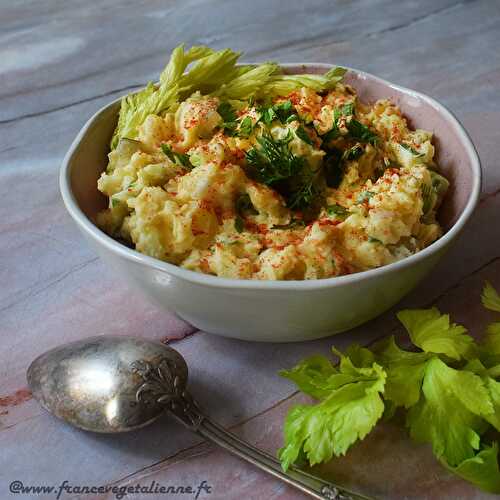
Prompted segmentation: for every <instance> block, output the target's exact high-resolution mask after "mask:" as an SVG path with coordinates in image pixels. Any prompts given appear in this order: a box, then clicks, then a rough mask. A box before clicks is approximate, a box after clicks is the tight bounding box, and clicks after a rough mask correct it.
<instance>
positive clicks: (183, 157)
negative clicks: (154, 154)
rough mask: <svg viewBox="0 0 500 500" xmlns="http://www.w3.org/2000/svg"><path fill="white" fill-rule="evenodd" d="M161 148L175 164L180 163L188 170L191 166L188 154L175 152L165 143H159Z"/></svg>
mask: <svg viewBox="0 0 500 500" xmlns="http://www.w3.org/2000/svg"><path fill="white" fill-rule="evenodd" d="M161 150H162V151H163V153H164V154H165V155H166V156H167V158H168V159H169V160H170V161H172V162H174V163H176V164H177V165H181V166H182V167H185V168H187V169H189V170H190V169H192V168H193V165H192V164H191V162H190V161H189V156H188V155H187V154H185V153H176V152H175V151H173V150H172V148H171V147H170V146H169V145H168V144H165V143H163V144H162V145H161Z"/></svg>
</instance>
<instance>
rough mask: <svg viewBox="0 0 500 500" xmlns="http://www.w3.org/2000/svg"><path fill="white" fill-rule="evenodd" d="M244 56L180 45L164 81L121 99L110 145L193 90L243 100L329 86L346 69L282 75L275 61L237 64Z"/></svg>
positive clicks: (162, 77)
mask: <svg viewBox="0 0 500 500" xmlns="http://www.w3.org/2000/svg"><path fill="white" fill-rule="evenodd" d="M239 56H240V53H239V52H234V51H232V50H230V49H223V50H219V51H214V50H212V49H210V48H209V47H204V46H195V47H191V49H189V50H188V51H185V50H184V45H179V46H178V47H176V48H175V49H174V50H173V51H172V54H171V56H170V60H169V62H168V64H167V66H166V67H165V69H164V70H163V72H162V73H161V75H160V83H159V85H154V84H152V83H149V84H148V85H147V87H146V88H145V89H143V90H141V91H139V92H137V93H135V94H132V95H129V96H126V97H124V98H123V99H122V102H121V109H120V115H119V118H118V124H117V127H116V129H115V131H114V134H113V138H112V139H111V149H114V148H115V147H116V145H117V144H118V141H119V140H120V139H121V138H124V137H127V138H129V139H134V138H136V137H137V134H138V128H139V126H140V125H141V124H142V123H143V122H144V120H145V119H146V117H147V116H148V115H150V114H157V115H158V114H161V113H164V112H165V111H173V110H175V108H176V107H177V106H178V105H179V102H180V101H183V100H184V99H186V98H188V97H189V96H190V95H191V94H193V93H194V92H201V93H202V94H215V95H218V96H221V97H225V98H226V99H233V100H241V99H247V98H249V97H251V96H254V95H255V94H256V93H257V92H259V93H260V94H261V95H266V96H268V95H269V96H270V97H272V96H274V95H283V92H284V93H285V94H287V93H289V92H291V91H292V90H296V89H297V88H300V87H302V86H304V85H306V86H310V87H311V88H313V89H315V90H326V89H330V88H333V87H334V86H335V84H336V83H337V82H338V81H340V80H341V79H342V76H343V74H344V73H345V71H346V70H344V69H343V68H334V69H333V70H330V71H328V72H327V73H325V74H324V75H298V76H294V75H280V74H277V73H279V68H278V66H277V65H276V64H273V63H265V64H261V65H259V66H240V67H236V63H237V61H238V58H239ZM287 89H288V90H287Z"/></svg>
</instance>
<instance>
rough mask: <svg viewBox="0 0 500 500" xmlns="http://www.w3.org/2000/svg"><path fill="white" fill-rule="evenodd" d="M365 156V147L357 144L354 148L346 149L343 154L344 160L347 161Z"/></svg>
mask: <svg viewBox="0 0 500 500" xmlns="http://www.w3.org/2000/svg"><path fill="white" fill-rule="evenodd" d="M362 154H363V146H361V144H356V145H355V146H353V147H352V148H349V149H346V150H345V151H344V153H343V154H342V159H343V160H345V161H350V160H356V159H357V158H359V157H360V156H361V155H362Z"/></svg>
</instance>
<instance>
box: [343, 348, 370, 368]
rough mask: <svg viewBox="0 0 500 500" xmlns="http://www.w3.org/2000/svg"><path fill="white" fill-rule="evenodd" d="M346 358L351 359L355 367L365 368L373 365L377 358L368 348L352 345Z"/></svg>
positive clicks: (347, 351)
mask: <svg viewBox="0 0 500 500" xmlns="http://www.w3.org/2000/svg"><path fill="white" fill-rule="evenodd" d="M345 356H346V357H348V358H350V360H351V361H352V363H353V365H355V366H358V367H363V368H368V367H370V366H372V365H373V363H374V361H375V356H374V355H373V353H372V352H371V351H370V350H369V349H367V348H366V347H361V346H360V345H359V344H351V345H350V346H349V347H348V348H347V350H346V353H345Z"/></svg>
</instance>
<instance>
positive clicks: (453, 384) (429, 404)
mask: <svg viewBox="0 0 500 500" xmlns="http://www.w3.org/2000/svg"><path fill="white" fill-rule="evenodd" d="M422 396H423V397H422V398H421V399H420V400H419V402H418V403H417V404H416V405H415V406H413V407H411V408H410V410H409V411H408V415H407V426H408V427H409V430H410V435H411V437H412V438H413V439H415V440H416V441H419V442H429V443H431V444H432V448H433V451H434V454H435V455H436V456H437V457H438V458H442V459H444V460H446V462H447V463H448V464H449V465H450V466H452V467H455V466H457V465H458V464H460V463H461V462H463V461H464V460H466V459H468V458H471V457H473V456H474V453H475V450H478V449H479V442H480V441H479V439H480V438H479V436H480V434H481V433H482V432H484V430H485V424H484V421H483V420H482V419H481V418H480V417H485V416H491V415H493V413H494V408H493V405H492V403H491V400H490V397H489V393H488V390H487V388H486V387H485V384H484V382H483V381H482V380H481V378H480V377H479V376H477V375H475V374H474V373H472V372H469V371H459V370H454V369H453V368H450V367H448V366H447V365H446V364H445V363H444V362H443V361H441V360H440V359H439V358H437V357H434V358H433V359H431V360H429V361H428V362H427V364H426V367H425V374H424V380H423V384H422Z"/></svg>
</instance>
